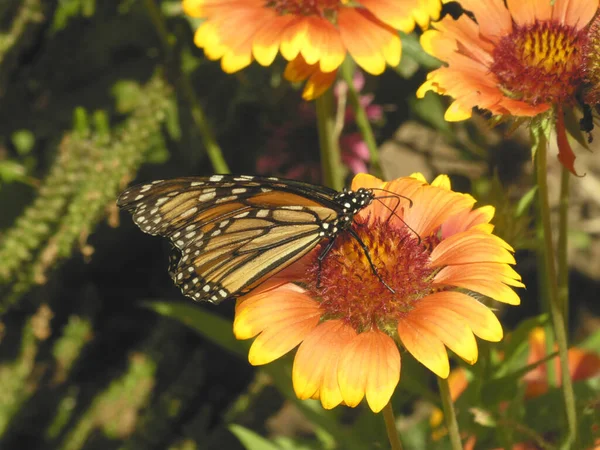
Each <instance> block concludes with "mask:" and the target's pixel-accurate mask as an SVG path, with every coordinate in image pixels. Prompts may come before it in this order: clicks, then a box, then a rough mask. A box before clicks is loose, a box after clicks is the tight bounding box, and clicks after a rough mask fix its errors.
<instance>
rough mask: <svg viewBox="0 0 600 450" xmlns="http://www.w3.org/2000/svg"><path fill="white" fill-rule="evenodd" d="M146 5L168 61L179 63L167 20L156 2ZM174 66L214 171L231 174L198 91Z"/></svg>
mask: <svg viewBox="0 0 600 450" xmlns="http://www.w3.org/2000/svg"><path fill="white" fill-rule="evenodd" d="M144 4H145V6H146V9H147V10H148V14H149V15H150V19H151V20H152V23H153V24H154V27H155V28H156V32H157V34H158V37H159V38H160V41H161V43H162V45H163V49H164V51H165V55H166V59H167V61H170V62H172V63H173V62H175V61H178V58H176V55H175V50H174V48H175V46H174V42H173V38H172V37H171V36H170V35H169V32H168V31H167V26H166V24H165V20H164V18H163V16H162V14H161V12H160V10H159V8H158V6H157V5H156V2H155V1H154V0H144ZM172 66H173V67H172V68H173V70H174V72H175V74H176V78H177V82H178V83H177V84H178V87H179V89H180V90H181V91H182V94H183V98H185V99H187V101H188V102H189V105H190V110H191V114H192V120H193V121H194V124H195V125H196V127H197V128H198V131H199V132H200V136H201V137H202V142H203V144H204V147H205V148H206V153H207V154H208V158H209V159H210V162H211V164H212V167H213V170H214V171H215V172H216V173H229V166H228V165H227V162H226V161H225V158H224V157H223V152H222V150H221V147H220V146H219V144H218V143H217V140H216V138H215V135H214V133H213V131H212V128H211V126H210V124H209V123H208V120H207V119H206V114H205V113H204V110H203V109H202V105H200V102H199V101H198V97H197V95H196V91H194V88H193V86H192V83H191V81H190V79H189V77H188V76H187V75H186V74H185V73H184V72H183V71H182V70H181V68H180V67H179V65H178V63H174V64H172Z"/></svg>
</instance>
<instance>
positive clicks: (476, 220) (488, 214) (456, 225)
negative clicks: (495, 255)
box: [442, 206, 496, 239]
mask: <svg viewBox="0 0 600 450" xmlns="http://www.w3.org/2000/svg"><path fill="white" fill-rule="evenodd" d="M495 212H496V209H495V208H494V207H493V206H482V207H481V208H477V209H475V210H471V211H468V210H464V211H461V212H459V213H458V214H455V215H453V216H452V217H450V218H449V219H448V220H447V221H445V222H444V223H443V224H442V238H443V239H446V238H448V237H450V236H452V235H454V234H457V233H460V232H462V231H467V230H468V229H470V228H472V227H475V226H477V225H481V224H487V223H489V222H490V221H491V220H492V219H493V218H494V214H495ZM490 232H491V230H490Z"/></svg>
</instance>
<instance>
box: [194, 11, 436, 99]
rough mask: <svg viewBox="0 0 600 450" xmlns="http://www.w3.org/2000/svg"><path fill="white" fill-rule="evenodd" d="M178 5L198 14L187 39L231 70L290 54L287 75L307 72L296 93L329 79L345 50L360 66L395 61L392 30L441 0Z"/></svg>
mask: <svg viewBox="0 0 600 450" xmlns="http://www.w3.org/2000/svg"><path fill="white" fill-rule="evenodd" d="M183 8H184V10H185V12H186V13H187V14H188V15H190V16H192V17H198V18H203V19H205V21H204V22H203V23H202V24H201V25H200V27H199V28H198V30H197V31H196V34H195V37H194V41H195V43H196V45H197V46H198V47H200V48H203V49H204V52H205V55H206V57H207V58H209V59H212V60H219V59H220V60H221V67H222V68H223V70H224V71H225V72H227V73H233V72H236V71H238V70H241V69H243V68H244V67H246V66H248V65H249V64H250V63H251V62H252V61H253V60H256V61H257V62H258V63H259V64H261V65H263V66H269V65H271V64H272V63H273V61H274V60H275V57H276V56H277V54H278V53H281V55H282V56H283V57H284V58H285V59H286V60H287V61H289V65H288V67H287V69H286V71H285V76H286V78H287V79H288V80H290V81H304V80H307V79H308V82H307V84H306V87H305V89H304V93H303V97H304V98H305V99H307V100H309V99H313V98H315V97H318V96H319V95H321V94H322V93H323V92H324V91H325V90H327V88H328V87H329V86H331V84H332V83H333V82H334V80H335V77H336V72H337V69H338V68H339V66H340V65H341V64H342V62H343V61H344V59H345V58H346V54H347V53H349V54H350V56H351V57H352V58H353V59H354V61H356V63H357V64H358V65H359V66H360V67H361V68H362V69H364V70H365V71H366V72H368V73H370V74H373V75H379V74H381V73H382V72H383V71H384V70H385V66H386V64H389V65H391V66H397V65H398V64H399V62H400V56H401V52H402V46H401V43H400V37H399V35H398V30H400V31H403V32H406V33H409V32H411V31H412V30H413V29H414V28H415V26H416V25H419V26H420V27H421V28H426V27H427V26H428V24H429V20H430V18H433V19H437V18H438V17H439V13H440V10H441V3H440V0H403V1H390V0H360V1H352V2H350V1H347V0H309V1H307V0H234V1H223V0H183Z"/></svg>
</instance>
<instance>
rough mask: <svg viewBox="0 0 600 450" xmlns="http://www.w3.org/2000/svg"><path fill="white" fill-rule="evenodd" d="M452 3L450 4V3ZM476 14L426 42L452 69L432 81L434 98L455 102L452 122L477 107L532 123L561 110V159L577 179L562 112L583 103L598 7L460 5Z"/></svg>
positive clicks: (581, 0) (496, 1)
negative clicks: (592, 26)
mask: <svg viewBox="0 0 600 450" xmlns="http://www.w3.org/2000/svg"><path fill="white" fill-rule="evenodd" d="M444 2H446V0H444ZM460 4H461V5H462V6H463V7H464V8H465V9H466V10H468V11H470V12H471V13H472V14H473V17H474V19H475V21H474V20H472V19H471V18H470V17H469V16H467V15H464V14H463V15H462V16H461V17H459V18H458V19H457V20H454V19H452V18H451V17H449V16H448V17H446V18H444V19H443V20H441V21H440V22H438V23H436V24H434V25H433V27H434V28H435V29H432V30H428V31H426V32H425V33H424V34H423V36H422V37H421V43H422V45H423V48H424V49H425V51H427V52H428V53H430V54H432V55H433V56H435V57H437V58H439V59H440V60H442V61H443V62H445V63H446V66H445V67H442V68H440V69H437V70H435V71H433V72H431V73H430V74H429V75H428V78H427V81H426V82H425V83H424V84H423V85H422V86H421V87H420V88H419V90H418V92H417V96H419V97H423V96H424V95H425V93H426V92H427V91H430V90H431V91H434V92H437V93H439V94H443V95H449V96H451V97H453V98H454V101H453V103H452V104H451V105H450V107H449V108H448V110H447V111H446V115H445V118H446V120H448V121H458V120H464V119H468V118H469V117H471V114H472V109H473V108H474V107H478V108H481V109H485V110H489V111H490V112H491V113H492V114H495V115H509V116H517V117H518V116H520V117H533V116H536V115H538V114H540V113H544V112H546V111H550V110H551V108H552V107H553V106H554V107H556V115H557V117H556V125H557V132H558V133H559V159H560V160H561V162H562V163H563V164H564V165H565V166H566V167H567V168H569V169H570V170H571V171H573V172H574V168H573V163H574V159H575V157H574V155H573V154H572V150H571V149H570V147H569V146H568V143H567V142H566V137H564V139H562V137H561V136H560V135H561V134H564V123H563V118H562V114H563V113H562V111H561V109H562V108H564V107H568V106H572V105H573V104H575V103H576V101H577V100H576V94H577V92H578V91H579V90H580V89H582V88H583V83H584V80H585V66H586V64H585V55H584V53H585V52H584V49H585V48H586V45H587V41H588V38H589V36H588V31H589V25H590V22H591V21H592V19H593V17H594V15H595V14H596V13H597V11H598V7H599V0H556V1H554V2H551V1H550V0H506V5H505V2H504V0H460Z"/></svg>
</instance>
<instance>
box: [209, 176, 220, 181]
mask: <svg viewBox="0 0 600 450" xmlns="http://www.w3.org/2000/svg"><path fill="white" fill-rule="evenodd" d="M222 179H223V175H213V176H212V177H210V178H209V180H210V181H221V180H222Z"/></svg>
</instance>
